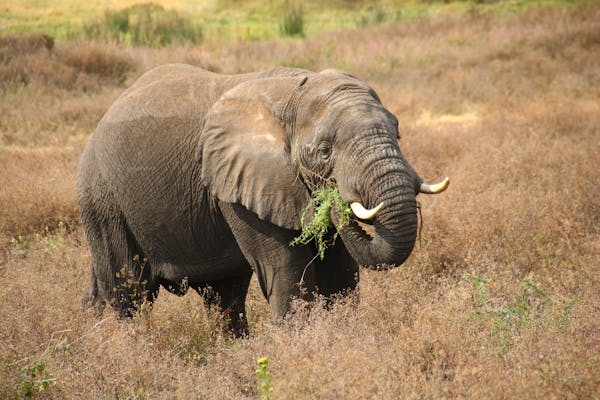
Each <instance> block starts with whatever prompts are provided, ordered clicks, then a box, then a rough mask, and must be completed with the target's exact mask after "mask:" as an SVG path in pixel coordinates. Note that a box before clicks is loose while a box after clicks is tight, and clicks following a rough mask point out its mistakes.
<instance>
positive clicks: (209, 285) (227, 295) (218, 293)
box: [194, 265, 252, 337]
mask: <svg viewBox="0 0 600 400" xmlns="http://www.w3.org/2000/svg"><path fill="white" fill-rule="evenodd" d="M247 269H248V273H247V274H245V275H242V276H238V277H232V278H226V279H221V280H218V281H213V282H206V283H204V284H202V285H197V286H194V289H195V290H196V291H197V292H198V293H199V294H200V295H201V296H202V298H203V300H204V304H206V306H207V307H216V308H217V310H218V311H219V312H220V314H221V316H222V317H223V318H224V319H225V320H226V325H225V327H226V329H227V330H228V331H229V332H231V333H233V335H234V336H235V337H245V336H248V319H247V318H246V294H247V293H248V286H249V285H250V278H251V277H252V270H251V269H250V266H249V265H248V266H247Z"/></svg>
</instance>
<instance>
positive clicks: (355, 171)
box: [77, 64, 448, 336]
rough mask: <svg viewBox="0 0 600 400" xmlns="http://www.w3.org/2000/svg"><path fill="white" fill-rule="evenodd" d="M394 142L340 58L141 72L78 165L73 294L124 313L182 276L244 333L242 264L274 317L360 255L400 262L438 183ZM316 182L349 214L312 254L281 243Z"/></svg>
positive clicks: (174, 288)
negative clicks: (257, 68)
mask: <svg viewBox="0 0 600 400" xmlns="http://www.w3.org/2000/svg"><path fill="white" fill-rule="evenodd" d="M398 140H399V133H398V121H397V119H396V117H394V115H393V114H392V113H391V112H389V111H388V110H387V109H386V108H385V107H384V106H383V105H382V103H381V100H380V98H379V97H378V95H377V94H376V92H375V91H374V90H373V89H372V88H371V87H370V86H368V85H367V84H366V83H364V82H363V81H361V80H359V79H358V78H356V77H354V76H352V75H351V74H348V73H345V72H342V71H338V70H333V69H328V70H324V71H321V72H318V73H317V72H312V71H309V70H305V69H296V68H284V67H275V68H272V69H270V70H267V71H263V72H255V73H245V74H237V75H225V74H217V73H213V72H210V71H206V70H203V69H201V68H199V67H195V66H191V65H184V64H169V65H163V66H159V67H156V68H154V69H152V70H150V71H148V72H146V73H145V74H144V75H142V76H141V77H140V78H139V79H138V80H137V81H136V82H135V83H134V84H133V85H132V86H130V87H129V88H128V89H126V90H125V91H124V92H123V93H122V94H121V95H120V96H119V97H118V98H117V99H116V100H115V102H114V103H113V104H112V106H111V107H110V108H109V109H108V111H107V112H106V113H105V114H104V116H103V117H102V119H101V120H100V122H99V123H98V125H97V127H96V129H95V131H94V132H93V133H92V135H91V136H90V139H89V141H88V144H87V146H86V147H85V150H84V151H83V154H82V156H81V160H80V163H79V166H78V170H77V198H78V203H79V209H80V214H81V220H82V224H83V227H84V231H85V235H86V238H87V242H88V245H89V249H90V254H91V272H90V283H89V289H87V290H86V293H85V294H84V300H83V301H84V304H85V305H86V306H90V305H96V306H98V307H100V308H103V307H104V306H105V305H106V304H109V305H110V306H112V307H113V308H114V309H115V310H116V311H117V312H119V313H120V315H125V316H127V315H132V313H133V312H134V311H135V310H136V308H137V307H139V305H140V304H141V303H142V302H146V301H148V302H152V301H153V300H155V298H156V296H157V295H158V291H159V288H161V287H162V288H164V289H166V290H169V291H171V292H173V293H176V294H180V295H181V294H183V293H185V292H186V290H187V289H188V288H193V289H194V290H196V291H198V292H199V293H200V294H202V295H203V299H204V301H205V302H206V304H207V305H210V306H216V307H218V309H219V310H220V311H221V312H222V315H224V316H226V317H227V319H226V320H227V321H228V322H227V327H228V328H229V329H230V330H231V331H232V332H233V333H234V334H235V335H237V336H244V335H247V334H248V323H247V318H246V310H245V300H246V294H247V291H248V287H249V283H250V280H251V277H252V275H253V274H254V273H255V274H256V277H257V280H258V283H259V285H260V289H261V291H262V294H263V295H264V297H265V298H266V300H267V302H268V304H269V308H270V309H271V311H272V313H273V314H274V315H275V316H277V317H283V316H285V315H286V313H287V312H288V311H289V310H290V304H291V300H292V299H294V298H301V299H307V300H311V299H314V298H315V296H316V295H318V296H323V297H324V298H327V299H331V298H334V297H335V296H338V295H343V294H345V293H349V292H351V291H352V290H354V289H355V288H356V286H357V282H358V272H359V265H362V266H366V267H371V268H378V267H381V266H388V267H390V266H391V267H393V266H398V265H401V264H402V263H403V262H404V261H405V260H406V259H407V257H408V256H409V255H410V253H411V251H412V249H413V247H414V243H415V239H416V234H417V225H418V221H417V201H416V196H417V194H419V193H420V192H424V193H438V192H441V191H442V190H444V189H445V188H446V187H447V185H448V179H447V178H446V179H445V180H444V181H443V182H441V183H439V184H434V185H430V184H427V183H424V182H423V181H422V179H421V178H420V177H419V175H418V174H417V173H416V172H415V170H414V169H413V168H412V167H411V166H410V164H409V163H408V162H407V161H406V159H405V158H404V156H403V154H402V153H401V151H400V147H399V144H398ZM324 185H335V187H337V188H338V190H339V193H340V196H341V198H342V199H343V201H344V202H346V203H348V204H351V206H352V210H353V212H354V214H355V216H354V217H353V218H352V219H351V221H350V223H348V224H347V225H345V226H340V224H339V222H337V221H338V219H337V218H335V215H337V213H339V210H337V209H333V210H332V211H331V215H332V220H333V224H334V228H335V230H337V231H338V234H339V236H338V238H337V240H336V241H335V242H334V243H332V244H330V247H329V248H328V249H327V253H326V256H325V258H324V259H323V260H321V259H318V258H316V257H315V254H316V249H315V246H313V245H311V244H308V245H303V246H295V247H292V246H290V242H291V241H292V240H293V239H294V238H295V237H296V236H298V234H299V233H300V230H301V219H302V215H303V211H304V210H305V209H306V207H307V206H309V205H310V201H311V195H312V194H313V192H314V191H315V190H316V188H319V187H322V186H324ZM365 224H367V225H370V226H371V227H370V228H369V229H370V230H371V233H367V231H366V230H365V229H364V228H365ZM369 229H367V230H369ZM301 281H302V285H300V282H301Z"/></svg>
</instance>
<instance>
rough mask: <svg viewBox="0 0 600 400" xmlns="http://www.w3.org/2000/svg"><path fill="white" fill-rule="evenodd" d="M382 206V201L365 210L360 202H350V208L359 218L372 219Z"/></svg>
mask: <svg viewBox="0 0 600 400" xmlns="http://www.w3.org/2000/svg"><path fill="white" fill-rule="evenodd" d="M382 207H383V203H380V204H379V205H378V206H377V207H375V208H371V209H370V210H367V209H366V208H365V207H364V206H363V205H362V204H361V203H359V202H354V203H351V204H350V208H351V209H352V212H353V213H354V215H356V216H357V217H358V218H360V219H372V218H373V217H374V216H375V215H377V213H378V212H379V211H380V210H381V208H382Z"/></svg>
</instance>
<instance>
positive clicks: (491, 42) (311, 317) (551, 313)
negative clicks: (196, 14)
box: [0, 5, 600, 399]
mask: <svg viewBox="0 0 600 400" xmlns="http://www.w3.org/2000/svg"><path fill="white" fill-rule="evenodd" d="M599 17H600V8H598V7H597V6H589V5H588V6H578V7H574V8H569V9H566V10H558V9H547V8H540V9H534V10H531V11H529V12H527V13H523V14H519V15H506V16H501V17H498V16H491V15H485V14H483V15H481V14H471V15H445V16H438V17H429V18H427V19H422V20H418V21H406V22H399V23H395V24H393V25H388V26H381V27H376V28H367V29H365V30H361V31H356V32H345V33H340V34H334V35H328V36H325V37H322V38H319V39H306V40H298V39H291V40H285V41H279V42H258V43H250V44H244V45H241V44H240V45H231V46H230V47H228V48H226V49H211V48H208V47H185V48H169V49H162V50H159V49H135V50H132V49H121V50H120V51H122V53H123V54H127V55H128V56H129V57H131V58H132V59H135V60H136V63H137V65H138V68H137V69H136V70H135V71H133V72H131V73H130V75H129V76H128V79H129V80H131V79H133V78H134V77H135V76H137V75H139V74H141V73H142V71H143V70H145V69H147V68H149V67H151V66H153V65H156V64H159V63H163V62H175V61H185V62H191V63H194V64H197V65H202V66H205V67H208V68H211V69H215V70H219V71H223V72H239V71H248V70H254V69H261V68H266V67H268V66H271V65H273V64H285V65H290V64H292V65H296V66H303V67H309V68H313V69H322V68H326V67H337V68H343V69H345V70H348V71H350V72H352V73H354V74H355V75H358V76H360V77H361V78H363V79H365V80H367V81H369V82H370V83H372V84H373V85H374V86H375V87H376V89H377V91H378V92H379V93H380V95H381V97H382V99H383V102H384V103H385V104H386V105H387V106H388V108H390V109H391V110H392V111H393V112H394V113H395V114H396V115H397V116H398V117H399V119H400V125H401V134H402V139H401V146H402V148H403V151H404V153H405V155H406V156H407V158H408V159H409V160H410V162H411V163H412V164H413V165H414V166H415V167H416V169H417V170H418V171H419V172H420V173H421V175H423V176H424V177H426V178H428V179H431V180H433V179H436V178H439V177H442V176H443V175H445V174H447V175H449V176H450V177H451V179H452V183H451V186H450V189H449V190H448V191H446V192H445V193H444V194H442V195H439V196H435V197H422V198H420V202H421V205H422V209H423V221H422V222H423V232H422V238H421V240H420V244H418V245H417V248H416V249H415V251H414V253H413V255H412V256H411V257H410V259H409V260H408V262H407V263H406V264H405V265H404V266H403V267H401V268H399V269H396V270H393V271H389V272H380V273H376V272H370V271H363V272H362V280H361V283H360V302H359V303H358V305H353V304H340V305H337V306H336V307H334V309H333V310H332V311H330V312H325V311H321V310H320V309H316V310H313V311H312V312H311V313H306V312H305V310H304V308H303V305H299V306H298V312H297V313H296V314H295V316H294V318H291V319H290V320H288V321H285V322H283V323H275V322H273V321H272V320H271V317H270V314H269V312H268V309H267V307H266V305H265V302H264V300H263V299H262V297H261V296H260V294H259V290H258V289H257V285H256V284H255V282H253V284H252V286H251V293H250V295H249V300H248V303H249V304H248V306H249V319H250V329H251V332H252V336H251V337H250V338H248V339H244V340H232V339H230V338H228V337H226V336H223V335H222V334H221V333H220V331H219V329H218V327H219V325H220V320H219V316H218V315H216V314H215V313H213V312H207V311H206V310H204V308H203V307H202V302H201V300H200V299H199V298H198V296H195V295H192V294H189V295H186V296H184V297H183V298H177V297H175V296H172V295H170V294H167V293H161V295H160V296H159V299H158V301H157V302H156V305H155V307H154V308H153V309H152V311H150V312H148V313H144V314H142V315H140V316H138V317H137V318H135V319H134V321H130V322H127V321H118V320H117V319H115V318H114V315H112V314H111V313H110V312H108V313H105V314H104V315H102V316H100V317H97V316H93V315H88V314H82V313H81V310H80V296H81V293H82V291H83V290H84V288H85V287H86V285H87V279H88V277H87V273H88V271H87V268H88V266H89V262H90V256H89V252H88V250H87V247H86V245H85V241H84V237H83V234H82V231H81V229H80V227H79V225H78V223H77V222H76V206H75V202H74V190H73V186H74V169H75V164H76V159H77V157H78V154H79V153H80V151H81V149H82V146H83V143H84V141H85V140H84V139H85V137H86V136H87V134H89V132H90V131H91V130H92V129H93V125H94V122H95V121H96V120H97V119H98V118H99V117H100V115H101V113H102V112H103V110H104V109H105V107H107V106H108V104H110V102H111V101H112V100H113V99H114V97H115V96H116V95H117V94H118V91H119V90H122V88H120V89H116V88H113V89H104V90H100V91H99V92H96V93H95V94H94V95H93V96H92V95H90V96H89V97H88V94H85V95H84V94H82V92H81V91H78V90H74V89H68V90H67V89H65V88H60V87H59V88H56V87H53V86H49V84H48V83H43V82H41V83H37V82H34V83H32V84H30V85H28V86H27V87H26V88H25V89H20V90H21V91H18V90H17V91H15V90H13V91H10V92H8V93H5V94H3V96H5V97H4V99H9V98H10V99H12V100H14V103H11V104H8V103H6V102H4V103H3V104H2V105H1V107H2V109H3V110H8V111H9V112H10V114H8V115H9V117H8V118H9V122H8V124H9V125H10V124H15V122H14V121H26V120H27V119H28V118H31V119H32V120H34V121H35V120H36V119H37V118H42V119H45V120H46V121H47V122H46V123H56V124H58V128H57V129H56V132H52V131H49V130H48V129H47V128H45V126H46V125H44V123H34V124H33V125H32V129H31V131H28V132H26V133H23V134H22V136H20V135H17V137H12V136H11V137H8V139H7V136H6V135H7V134H12V133H11V132H12V131H11V129H8V128H3V129H4V130H3V131H2V132H3V136H2V139H1V140H2V141H1V143H2V147H1V148H0V162H1V163H2V164H1V165H2V168H0V199H1V201H0V206H1V207H2V208H1V209H0V218H1V219H0V221H2V223H0V229H1V234H2V235H3V236H2V237H3V238H4V241H3V244H2V250H3V258H2V262H1V264H0V288H1V289H0V304H2V306H1V307H0V321H2V324H0V398H8V399H10V398H19V397H23V396H24V395H26V394H27V391H28V390H30V389H31V394H32V396H34V397H38V398H130V399H142V398H190V397H191V398H203V399H225V398H228V399H240V398H257V397H258V395H257V392H256V379H255V376H254V370H255V368H256V360H257V359H258V358H259V357H263V356H268V357H269V359H270V366H269V368H270V371H271V374H272V380H273V387H274V392H273V394H274V395H275V396H276V397H277V398H280V399H315V398H322V399H336V398H341V399H359V398H360V399H364V398H367V399H397V398H415V399H423V398H429V399H439V398H556V399H559V398H560V399H584V398H595V397H598V395H599V387H600V380H599V377H598V373H597V371H598V370H599V369H600V362H599V356H598V354H600V340H599V329H600V327H599V324H598V321H599V320H600V306H599V302H598V293H599V289H600V282H599V277H600V235H599V234H600V189H599V188H600V173H599V170H598V165H599V161H600V159H599V156H598V143H599V139H600V92H599V87H598V84H597V82H599V81H600V79H599V78H600V76H599V75H600V65H599V64H600V59H599V58H598V57H597V54H600V22H599V21H600V18H599ZM357 55H360V57H358V56H357ZM44 91H48V93H51V94H43V92H44ZM38 94H39V95H38ZM55 94H60V96H59V98H58V100H57V101H56V102H50V100H49V99H50V98H51V97H52V96H53V95H55ZM23 99H27V100H23ZM82 99H85V100H83V101H82ZM86 102H88V103H86ZM13 104H15V105H16V104H18V107H17V106H13ZM81 104H83V106H82V105H81ZM68 107H73V108H74V109H75V110H78V111H74V113H75V115H78V114H77V113H79V112H81V108H80V107H83V109H84V110H85V112H83V114H85V115H87V117H82V118H83V119H84V122H67V121H69V120H68V119H67V118H65V116H64V115H65V114H64V113H66V112H67V111H68V110H67V108H68ZM45 108H49V109H51V110H53V111H57V110H63V113H61V112H56V113H52V112H51V113H48V114H44V111H43V110H44V109H45ZM38 114H40V115H41V116H40V115H38ZM4 115H7V114H3V118H6V117H4ZM86 118H88V119H86ZM74 119H75V120H77V119H78V118H74ZM17 124H23V125H18V126H25V125H24V123H23V122H18V123H17ZM70 124H72V125H70ZM10 126H16V125H10ZM85 129H89V130H87V131H86V132H83V130H85ZM68 145H70V146H72V147H71V148H66V149H65V148H64V147H65V146H68ZM49 146H51V147H49ZM59 220H63V221H66V225H64V224H61V225H59V224H58V221H59ZM46 225H48V226H49V229H48V230H46V229H44V227H45V226H46ZM19 235H20V236H21V237H19ZM11 239H14V240H13V241H12V242H11V241H10V240H11ZM33 374H35V376H32V375H33ZM43 382H45V384H46V385H47V387H44V386H43V385H45V384H44V383H43ZM40 384H42V388H43V389H44V390H43V391H39V387H40V386H39V385H40Z"/></svg>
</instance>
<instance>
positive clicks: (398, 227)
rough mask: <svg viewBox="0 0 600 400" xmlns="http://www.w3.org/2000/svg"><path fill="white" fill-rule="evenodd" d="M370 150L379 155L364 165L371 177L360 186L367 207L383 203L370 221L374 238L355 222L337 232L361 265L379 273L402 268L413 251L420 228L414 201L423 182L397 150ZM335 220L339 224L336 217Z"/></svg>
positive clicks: (394, 148)
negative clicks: (395, 267)
mask: <svg viewBox="0 0 600 400" xmlns="http://www.w3.org/2000/svg"><path fill="white" fill-rule="evenodd" d="M382 145H384V144H383V143H382ZM371 150H372V151H371V154H373V153H375V154H379V155H378V156H377V155H374V156H372V157H369V158H370V160H365V161H364V162H365V164H363V166H364V167H363V168H362V170H363V171H371V173H370V174H369V173H367V174H366V176H367V177H368V178H367V179H366V182H364V181H363V185H361V186H362V187H363V189H362V190H361V192H362V193H363V194H362V195H360V197H361V198H362V199H363V200H364V202H365V203H366V204H367V205H368V206H370V207H374V208H373V210H374V209H375V208H377V207H375V206H377V205H379V204H381V203H383V206H382V207H381V209H380V210H378V212H377V213H376V214H375V216H374V217H373V218H372V219H371V220H370V222H372V224H373V227H374V234H373V235H369V234H368V233H367V232H365V230H363V229H362V227H361V226H360V225H359V224H358V223H357V222H356V221H351V222H350V224H349V225H346V226H344V227H343V228H342V229H341V230H339V226H337V225H336V228H338V230H339V232H340V236H341V238H342V240H343V242H344V245H345V246H346V248H347V249H348V251H349V252H350V254H351V255H352V257H353V258H354V259H355V260H356V261H357V262H358V263H359V264H361V265H363V266H366V267H373V268H376V269H380V268H381V267H382V266H384V265H385V266H387V267H390V266H393V265H396V266H397V265H400V264H402V263H403V262H404V261H406V259H407V258H408V256H409V255H410V253H411V251H412V249H413V247H414V244H415V240H416V236H417V226H418V221H417V202H416V198H415V197H416V192H418V191H419V190H418V186H420V184H421V180H420V178H419V177H418V176H417V175H416V173H415V172H414V171H413V169H412V168H411V167H410V165H408V163H406V161H405V160H404V158H403V157H402V156H401V154H400V150H399V149H398V148H397V146H389V145H388V146H382V147H380V148H379V149H371ZM377 150H379V151H377ZM390 156H391V157H390ZM416 185H418V186H416ZM342 186H345V185H342ZM416 187H417V190H415V188H416ZM335 213H336V212H335V211H334V214H335ZM332 219H333V221H334V224H337V221H338V218H337V216H336V215H333V218H332Z"/></svg>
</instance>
